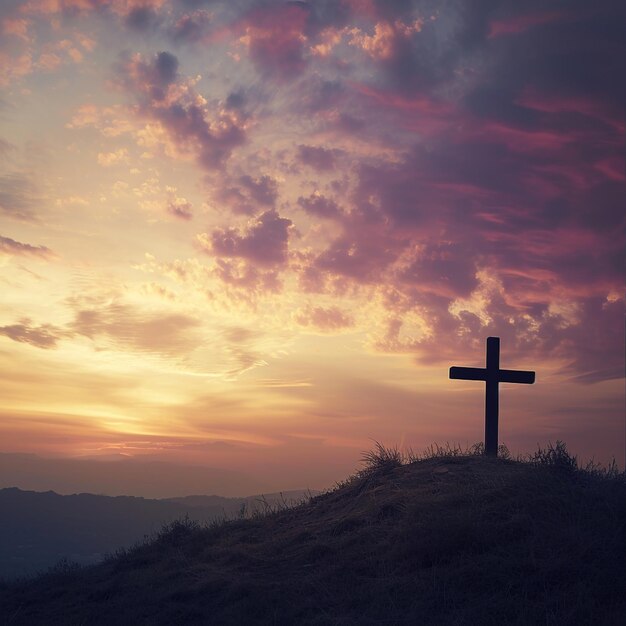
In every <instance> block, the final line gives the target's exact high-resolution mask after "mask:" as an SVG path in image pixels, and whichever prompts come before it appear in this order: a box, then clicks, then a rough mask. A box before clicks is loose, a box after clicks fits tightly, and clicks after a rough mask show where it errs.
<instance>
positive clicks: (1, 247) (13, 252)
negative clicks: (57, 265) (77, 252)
mask: <svg viewBox="0 0 626 626" xmlns="http://www.w3.org/2000/svg"><path fill="white" fill-rule="evenodd" d="M0 254H7V255H9V256H32V257H39V258H41V259H46V260H49V259H52V258H54V257H55V256H56V255H55V254H54V252H52V250H50V248H47V247H46V246H33V245H31V244H29V243H22V242H21V241H15V239H11V238H10V237H3V236H2V235H0Z"/></svg>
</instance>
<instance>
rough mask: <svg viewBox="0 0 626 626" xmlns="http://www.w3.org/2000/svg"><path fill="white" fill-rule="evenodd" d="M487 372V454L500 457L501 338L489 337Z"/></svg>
mask: <svg viewBox="0 0 626 626" xmlns="http://www.w3.org/2000/svg"><path fill="white" fill-rule="evenodd" d="M486 365H487V368H486V369H487V372H486V376H485V382H486V384H485V454H486V455H487V456H497V455H498V412H499V408H500V399H499V393H498V382H499V381H498V370H499V369H500V337H487V354H486Z"/></svg>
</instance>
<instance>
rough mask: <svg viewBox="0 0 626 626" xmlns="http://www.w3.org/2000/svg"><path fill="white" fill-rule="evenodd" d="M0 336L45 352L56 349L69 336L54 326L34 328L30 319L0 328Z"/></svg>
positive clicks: (45, 325)
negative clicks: (58, 343) (62, 339)
mask: <svg viewBox="0 0 626 626" xmlns="http://www.w3.org/2000/svg"><path fill="white" fill-rule="evenodd" d="M0 335H4V336H5V337H8V338H9V339H12V340H13V341H17V342H19V343H28V344H30V345H32V346H34V347H36V348H41V349H43V350H49V349H51V348H56V346H57V342H58V341H59V339H61V338H63V337H65V336H67V334H66V333H65V332H64V331H63V330H62V329H60V328H58V327H56V326H53V325H52V324H42V325H40V326H33V325H31V322H30V320H28V319H24V320H21V321H20V323H19V324H12V325H9V326H0Z"/></svg>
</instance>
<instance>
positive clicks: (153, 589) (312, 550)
mask: <svg viewBox="0 0 626 626" xmlns="http://www.w3.org/2000/svg"><path fill="white" fill-rule="evenodd" d="M480 451H481V449H480V446H474V447H472V448H470V449H468V450H462V449H460V448H458V447H455V446H450V445H446V446H441V447H440V446H433V447H431V448H429V449H428V450H426V451H425V452H424V453H422V454H420V455H416V454H414V453H413V452H410V451H409V452H407V453H401V452H400V451H399V450H398V449H395V448H385V447H384V446H382V445H380V444H375V447H374V449H373V450H372V451H370V452H368V453H366V454H365V455H364V467H363V468H362V469H361V470H360V471H359V472H357V473H356V474H355V475H354V476H352V477H350V478H348V479H347V480H346V481H344V482H343V483H341V484H338V485H337V486H336V488H335V489H333V490H332V491H329V492H328V493H326V494H323V495H321V496H318V497H315V498H312V499H311V500H310V501H308V502H305V503H303V504H301V505H300V506H297V507H293V508H287V507H285V508H283V507H272V508H268V509H267V510H265V511H264V512H263V513H258V512H257V513H256V514H254V515H253V516H252V517H251V518H247V519H245V515H242V519H235V520H231V521H223V522H220V523H215V524H212V525H210V526H208V527H200V526H198V525H197V524H195V523H193V522H190V521H189V520H188V519H187V520H184V519H183V520H180V521H178V522H174V523H173V524H170V525H169V526H167V527H165V528H164V529H163V530H162V531H161V532H160V533H159V534H158V535H157V536H156V537H153V538H152V539H151V540H150V541H148V542H146V543H144V544H142V545H138V546H136V547H135V548H133V549H130V550H126V551H121V552H119V553H117V554H116V555H112V556H111V557H110V558H109V559H107V561H106V562H104V563H102V564H100V565H97V566H92V567H87V568H78V569H76V568H73V567H72V566H70V565H66V566H65V567H62V568H60V569H57V570H56V571H52V572H49V573H48V574H47V575H45V576H43V577H40V578H38V579H35V580H32V581H25V582H22V583H19V584H6V583H5V584H4V586H3V587H2V588H0V616H4V622H1V623H5V624H12V625H13V624H29V625H30V624H57V623H58V624H110V623H115V624H205V623H211V624H336V625H343V624H437V625H439V624H441V625H444V626H445V625H452V624H455V625H460V626H462V625H470V624H471V625H474V624H486V625H488V624H520V625H521V624H545V625H552V624H554V625H556V624H558V625H561V624H592V623H593V624H618V623H619V624H621V623H623V616H624V615H626V598H625V597H624V594H623V589H624V588H626V569H625V568H624V565H623V555H624V554H626V480H625V478H624V473H623V472H619V470H618V469H617V467H616V466H615V465H614V464H612V465H611V466H609V467H608V468H602V467H600V466H597V465H595V464H588V465H586V466H584V467H581V466H580V465H579V463H578V461H577V459H576V458H575V457H573V456H571V455H570V454H569V453H568V452H567V450H566V448H565V446H564V444H562V443H561V442H557V444H556V445H554V446H551V445H550V446H548V447H547V448H544V449H539V450H538V451H537V452H536V453H534V454H532V455H528V456H527V457H525V458H523V459H512V458H510V455H507V454H506V452H505V451H504V450H503V451H502V453H503V458H498V459H492V458H485V457H483V456H481V455H480ZM507 456H508V457H509V458H506V457H507ZM0 620H1V618H0Z"/></svg>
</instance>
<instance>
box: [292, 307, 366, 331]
mask: <svg viewBox="0 0 626 626" xmlns="http://www.w3.org/2000/svg"><path fill="white" fill-rule="evenodd" d="M296 321H297V322H298V323H299V324H301V325H302V326H312V327H314V328H317V329H319V330H323V331H336V330H343V329H345V328H350V327H352V326H354V318H353V317H352V316H351V315H350V314H348V313H344V312H343V311H342V310H341V309H339V308H338V307H336V306H331V307H327V308H324V307H321V306H315V307H307V308H305V309H303V310H301V311H299V312H298V314H297V315H296Z"/></svg>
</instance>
